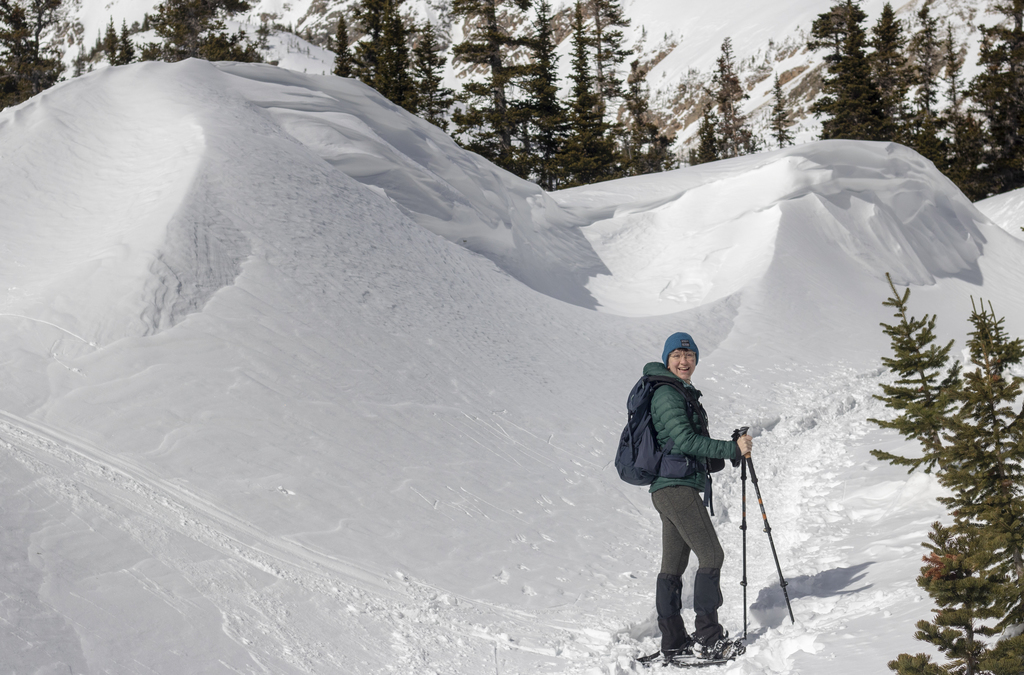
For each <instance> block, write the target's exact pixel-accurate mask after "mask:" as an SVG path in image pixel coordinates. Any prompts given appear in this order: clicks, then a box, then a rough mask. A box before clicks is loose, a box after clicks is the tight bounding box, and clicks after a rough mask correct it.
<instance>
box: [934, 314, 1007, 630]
mask: <svg viewBox="0 0 1024 675" xmlns="http://www.w3.org/2000/svg"><path fill="white" fill-rule="evenodd" d="M979 304H980V307H979V306H973V307H972V309H973V311H972V313H971V317H970V321H971V324H972V326H973V327H974V330H973V331H972V332H971V333H970V339H969V340H968V341H967V347H968V349H969V351H970V365H971V366H972V368H970V369H968V370H966V371H965V372H964V377H963V379H964V384H963V387H962V389H961V391H960V395H959V397H958V398H959V403H960V410H959V411H958V413H957V414H956V415H955V416H954V417H953V420H952V424H951V425H950V440H951V443H950V445H949V447H947V448H946V449H945V451H944V453H943V457H942V463H943V471H942V472H941V473H940V476H939V480H940V482H941V483H942V484H943V485H944V486H946V487H947V488H949V489H950V490H951V492H952V495H951V496H949V497H941V498H940V499H939V501H941V502H942V503H943V504H945V505H946V507H947V508H948V509H949V510H950V511H951V512H952V513H955V514H956V518H957V521H958V523H963V524H964V527H977V528H980V529H981V530H982V531H983V534H984V543H985V545H986V547H987V548H989V549H990V550H992V551H993V552H996V555H997V556H998V561H997V562H996V563H995V564H993V565H991V566H989V567H991V568H992V569H993V570H994V572H995V573H997V574H998V575H1000V576H1001V577H1004V578H1005V579H1006V580H1007V582H1006V583H1005V584H1003V588H1002V589H1001V591H1000V597H999V598H998V600H999V606H1000V609H1001V611H1002V613H1001V615H1000V616H1003V620H1002V621H1001V622H1000V626H999V627H1000V628H1003V627H1005V626H1006V625H1009V624H1014V623H1017V624H1024V590H1022V584H1024V499H1022V498H1021V492H1022V489H1024V432H1022V430H1021V429H1020V425H1019V424H1018V423H1017V420H1018V416H1017V414H1016V413H1015V412H1014V410H1013V408H1012V406H1013V405H1014V404H1015V402H1016V401H1017V399H1018V398H1019V397H1020V395H1021V391H1022V384H1024V377H1020V376H1018V375H1013V374H1012V372H1011V368H1012V367H1013V366H1016V365H1018V364H1020V363H1021V362H1022V361H1024V340H1021V339H1019V338H1018V339H1012V340H1011V339H1010V338H1009V336H1008V335H1007V334H1006V332H1005V330H1004V328H1003V323H1004V321H1003V319H1001V318H997V317H996V315H995V312H994V311H993V309H992V306H991V304H990V305H989V306H988V308H986V307H985V303H984V302H983V301H982V302H980V303H979ZM972 305H974V303H973V300H972Z"/></svg>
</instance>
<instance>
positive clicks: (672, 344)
mask: <svg viewBox="0 0 1024 675" xmlns="http://www.w3.org/2000/svg"><path fill="white" fill-rule="evenodd" d="M677 349H689V350H690V351H691V352H693V353H694V354H695V355H696V357H697V358H696V363H700V350H699V349H697V343H696V342H694V341H693V338H692V337H690V334H689V333H673V334H672V335H671V336H669V338H668V339H667V340H665V349H664V350H663V351H662V352H661V362H662V363H664V364H665V366H666V367H667V366H668V355H669V354H671V353H672V352H674V351H675V350H677Z"/></svg>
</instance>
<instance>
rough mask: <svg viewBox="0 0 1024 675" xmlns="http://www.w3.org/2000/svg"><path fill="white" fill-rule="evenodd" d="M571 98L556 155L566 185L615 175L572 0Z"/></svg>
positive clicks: (588, 43)
mask: <svg viewBox="0 0 1024 675" xmlns="http://www.w3.org/2000/svg"><path fill="white" fill-rule="evenodd" d="M572 29H573V37H572V73H571V74H570V75H569V79H571V80H572V82H573V86H572V99H571V101H570V103H569V111H568V112H569V115H568V116H569V132H568V135H567V137H566V140H565V144H564V146H563V148H562V152H561V153H560V156H559V161H560V162H561V163H562V167H563V168H564V170H565V172H566V176H567V182H566V187H574V186H577V185H589V184H591V183H596V182H598V181H602V180H607V179H609V178H615V177H616V173H617V171H616V161H617V157H616V152H615V144H614V142H613V141H612V139H611V138H610V137H609V134H608V129H609V126H608V125H607V124H606V123H605V121H604V116H603V112H602V110H601V102H600V99H599V98H598V95H597V91H596V88H595V84H594V76H593V74H592V73H591V68H590V66H591V63H590V47H591V44H592V41H591V38H590V36H589V35H588V34H587V31H586V27H585V26H584V23H583V10H582V8H581V6H580V3H579V2H577V3H576V10H575V13H574V14H573V20H572Z"/></svg>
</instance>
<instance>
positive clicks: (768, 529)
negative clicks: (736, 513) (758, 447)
mask: <svg viewBox="0 0 1024 675" xmlns="http://www.w3.org/2000/svg"><path fill="white" fill-rule="evenodd" d="M745 463H746V464H749V465H750V482H751V483H753V484H754V492H756V493H757V503H758V504H759V505H760V506H761V517H762V518H763V519H764V531H765V532H766V533H767V534H768V543H769V544H771V547H772V557H773V558H775V569H776V570H778V572H779V584H780V585H781V586H782V595H783V596H785V598H786V607H787V608H788V609H789V620H790V621H792V622H793V623H796V619H794V618H793V606H792V605H791V604H789V591H787V590H786V586H787V585H788V584H787V583H786V579H785V578H784V577H783V576H782V565H780V564H779V554H778V553H776V552H775V540H774V539H772V526H771V525H769V524H768V514H767V513H765V512H764V501H763V500H762V499H761V488H759V487H758V486H757V473H756V472H755V471H754V460H753V459H751V458H750V457H747V458H746V462H745Z"/></svg>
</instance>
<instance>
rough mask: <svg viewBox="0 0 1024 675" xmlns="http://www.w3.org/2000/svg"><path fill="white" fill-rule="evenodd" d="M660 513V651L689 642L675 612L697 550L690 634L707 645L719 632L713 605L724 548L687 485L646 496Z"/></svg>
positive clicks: (717, 598)
mask: <svg viewBox="0 0 1024 675" xmlns="http://www.w3.org/2000/svg"><path fill="white" fill-rule="evenodd" d="M651 499H652V501H653V502H654V508H656V509H657V510H658V513H659V514H660V515H661V573H660V574H659V575H658V594H657V607H658V625H659V626H660V627H661V636H662V637H661V644H662V651H666V650H668V651H671V650H675V649H680V648H682V647H683V646H685V645H686V643H687V642H688V641H689V636H688V635H687V633H686V627H685V626H684V625H683V619H682V617H681V616H680V610H681V609H682V599H681V594H682V575H683V572H685V571H686V565H687V563H688V562H689V559H690V551H693V552H694V553H696V554H697V574H696V576H695V578H694V583H693V610H694V612H695V613H696V615H697V616H696V619H695V620H694V627H693V628H694V634H693V637H694V638H696V639H697V640H699V641H700V642H702V643H706V644H710V643H713V642H715V641H716V640H718V639H719V638H721V637H723V635H724V630H723V629H722V625H721V624H720V623H718V608H719V607H721V606H722V602H723V598H722V591H721V587H720V581H719V577H720V574H721V569H722V563H723V562H725V552H724V551H723V550H722V545H721V544H720V543H719V542H718V535H717V534H715V528H714V526H713V525H712V524H711V518H710V517H709V516H708V511H707V509H706V508H705V507H704V500H703V498H702V497H701V494H700V493H699V492H698V491H697V490H696V489H695V488H691V487H680V486H676V487H667V488H662V489H660V490H658V491H657V492H655V493H653V494H652V495H651Z"/></svg>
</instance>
